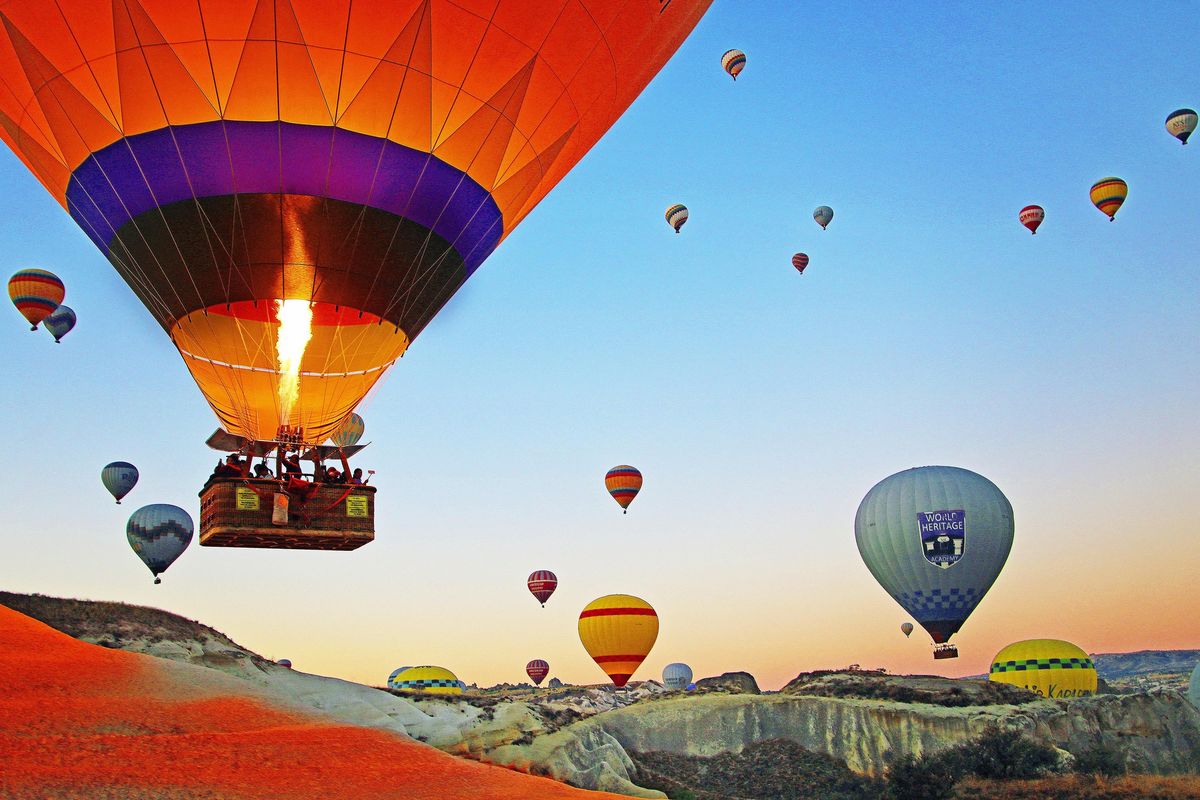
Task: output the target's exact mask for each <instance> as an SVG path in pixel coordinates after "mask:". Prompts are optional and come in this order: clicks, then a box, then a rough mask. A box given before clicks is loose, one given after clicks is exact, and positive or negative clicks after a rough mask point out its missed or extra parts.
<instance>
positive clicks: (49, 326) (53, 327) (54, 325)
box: [42, 305, 76, 344]
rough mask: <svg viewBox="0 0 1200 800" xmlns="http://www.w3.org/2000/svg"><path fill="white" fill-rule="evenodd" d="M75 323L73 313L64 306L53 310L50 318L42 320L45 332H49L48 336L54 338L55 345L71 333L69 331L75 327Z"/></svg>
mask: <svg viewBox="0 0 1200 800" xmlns="http://www.w3.org/2000/svg"><path fill="white" fill-rule="evenodd" d="M75 322H76V319H75V312H74V311H72V310H71V309H70V308H68V307H67V306H64V305H60V306H59V307H58V308H56V309H54V311H53V312H51V314H50V316H48V317H46V318H45V319H44V320H42V324H43V325H45V326H46V330H48V331H50V335H51V336H53V337H54V343H55V344H58V343H59V342H61V341H62V337H64V336H66V335H67V334H68V333H70V332H71V329H72V328H74V327H75Z"/></svg>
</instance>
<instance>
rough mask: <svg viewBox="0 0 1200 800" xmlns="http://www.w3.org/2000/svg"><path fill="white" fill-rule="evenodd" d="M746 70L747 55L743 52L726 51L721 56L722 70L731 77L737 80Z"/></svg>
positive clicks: (735, 50)
mask: <svg viewBox="0 0 1200 800" xmlns="http://www.w3.org/2000/svg"><path fill="white" fill-rule="evenodd" d="M745 68H746V54H745V53H743V52H742V51H741V50H737V49H734V50H726V51H725V53H724V54H723V55H722V56H721V69H723V70H725V71H726V72H728V73H729V77H731V78H733V79H734V80H735V81H736V80H737V77H738V75H741V74H742V70H744V69H745Z"/></svg>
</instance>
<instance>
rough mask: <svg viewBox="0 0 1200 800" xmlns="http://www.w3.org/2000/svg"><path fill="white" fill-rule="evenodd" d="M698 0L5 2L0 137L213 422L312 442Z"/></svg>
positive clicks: (584, 143) (598, 132) (630, 93)
mask: <svg viewBox="0 0 1200 800" xmlns="http://www.w3.org/2000/svg"><path fill="white" fill-rule="evenodd" d="M710 3H711V0H673V2H671V3H669V4H663V3H660V2H658V0H572V1H571V2H569V3H563V2H561V0H194V2H180V1H179V0H56V2H53V3H48V2H46V0H7V2H4V3H3V5H2V7H0V16H2V21H3V28H2V29H0V79H2V81H3V87H4V90H3V91H2V92H0V138H3V140H4V141H5V143H7V144H8V146H9V147H10V148H12V150H13V151H14V152H15V153H16V154H17V156H18V157H19V158H20V159H21V160H22V161H23V162H24V163H25V165H26V166H27V167H28V168H29V169H30V170H31V171H32V172H33V173H34V174H35V175H36V176H37V177H38V179H39V180H41V182H42V184H43V185H44V186H45V187H46V188H47V189H48V190H49V191H50V192H51V194H53V195H54V197H55V198H56V199H57V200H58V201H59V202H60V203H62V205H63V206H64V207H65V208H66V209H67V211H68V212H69V213H70V214H71V216H72V217H73V218H74V219H75V221H76V222H77V223H78V224H79V226H80V227H81V228H82V229H83V230H84V232H85V233H86V234H87V235H88V236H89V237H91V239H92V241H93V242H94V243H95V244H96V246H97V247H98V248H100V250H101V251H102V252H103V253H104V254H105V255H106V256H107V257H108V259H109V260H110V261H111V262H112V264H113V266H114V267H116V269H117V271H118V272H119V273H120V274H121V276H122V277H123V278H124V279H125V280H126V281H127V282H128V284H129V286H130V288H132V289H133V291H134V292H135V293H136V294H137V296H138V297H139V298H140V299H141V300H142V302H143V303H144V304H145V305H146V307H147V309H149V311H150V312H151V313H152V314H153V315H154V317H155V319H157V320H158V322H159V324H160V325H161V326H162V327H163V329H164V330H165V331H166V332H167V334H168V335H169V336H170V337H171V339H172V341H173V342H174V343H175V345H176V346H177V347H178V349H179V352H180V354H181V355H182V357H183V360H184V363H185V364H186V365H187V367H188V369H189V370H190V371H191V374H192V377H193V378H195V380H196V383H197V384H198V385H199V386H200V389H201V391H202V392H203V393H204V396H205V398H206V399H207V400H208V402H209V404H210V405H211V406H212V408H213V410H214V411H215V412H216V414H217V416H218V418H219V419H220V422H221V425H222V427H223V428H224V429H225V430H226V431H228V432H229V433H232V434H235V435H238V436H244V437H247V438H250V439H259V440H271V439H275V438H277V437H278V436H279V434H280V433H281V432H285V433H288V434H289V435H290V436H291V437H293V438H295V439H299V440H300V441H302V442H305V443H309V444H315V443H319V442H321V441H324V440H325V439H326V438H327V437H329V436H330V435H331V434H333V433H334V432H335V431H336V430H337V428H338V426H339V424H340V423H341V422H342V421H343V420H345V419H346V418H347V417H348V415H349V414H350V412H351V411H352V410H353V409H354V408H355V406H356V405H357V404H358V403H359V401H360V400H361V399H362V398H363V396H364V395H365V394H366V393H367V391H368V390H370V389H371V387H372V386H373V385H374V384H375V383H376V381H378V380H379V378H380V376H381V375H382V374H383V372H384V371H385V370H386V369H387V368H388V367H389V366H391V365H392V364H393V363H394V362H395V361H396V360H397V359H398V358H400V356H402V355H403V354H404V351H405V350H406V349H407V347H408V346H409V344H410V343H411V341H412V340H413V339H414V338H415V337H416V336H417V335H418V334H419V333H420V332H421V331H422V330H423V329H424V328H425V326H426V325H427V324H429V321H430V320H431V319H432V318H433V317H434V315H435V314H437V312H438V311H439V309H441V308H442V306H443V305H445V303H446V302H447V301H448V300H449V299H450V297H451V296H452V295H453V294H454V293H455V292H456V291H457V290H458V288H459V287H460V286H462V284H463V282H464V281H466V280H467V278H468V277H470V275H471V274H472V273H474V272H475V270H476V269H478V268H479V266H480V264H482V263H483V261H484V260H485V259H486V258H487V257H488V255H489V254H490V253H491V252H492V251H493V250H494V249H495V248H496V246H497V245H498V244H499V243H500V242H501V241H502V240H503V239H504V237H506V236H507V235H508V234H509V233H511V232H512V230H513V229H514V228H515V227H516V226H517V225H518V224H519V223H520V221H521V220H522V219H524V218H525V216H526V215H528V214H529V212H530V211H532V210H533V208H534V207H535V206H536V205H537V204H538V202H540V201H541V200H542V198H544V197H545V196H546V194H547V193H548V192H549V191H550V190H551V189H552V188H553V187H554V186H555V184H557V183H558V181H559V180H560V179H561V178H562V177H563V176H564V175H565V174H566V173H567V172H568V171H569V170H570V169H571V167H572V166H574V165H575V163H576V162H578V161H579V159H580V158H582V157H583V155H584V154H585V153H586V152H587V151H588V150H589V149H590V148H591V147H592V145H593V144H595V143H596V141H597V140H598V139H599V138H600V136H602V135H603V134H604V132H605V131H607V130H608V128H609V127H610V126H611V125H612V124H613V123H614V122H615V121H616V120H617V118H618V117H619V116H620V115H621V113H622V112H623V111H624V110H625V109H626V108H627V107H628V106H629V104H630V103H631V102H633V100H634V99H635V98H636V97H637V96H638V94H639V93H640V92H641V91H642V89H643V88H644V87H645V86H646V84H647V83H648V82H649V81H650V79H651V78H653V77H654V75H655V74H656V73H657V72H658V71H659V69H660V68H661V67H662V66H663V64H664V63H665V62H666V60H667V59H668V58H669V57H670V55H671V54H672V53H673V52H674V51H675V50H676V49H677V48H678V47H679V45H680V43H681V42H682V41H683V39H684V38H685V37H686V36H687V35H688V33H689V32H690V31H691V30H692V28H693V27H694V26H695V25H696V23H697V22H698V21H699V19H700V17H701V16H702V15H703V14H704V12H705V11H706V10H707V8H708V6H709V5H710ZM283 428H286V429H287V430H286V431H281V429H283Z"/></svg>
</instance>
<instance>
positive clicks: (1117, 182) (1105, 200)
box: [1091, 178, 1129, 222]
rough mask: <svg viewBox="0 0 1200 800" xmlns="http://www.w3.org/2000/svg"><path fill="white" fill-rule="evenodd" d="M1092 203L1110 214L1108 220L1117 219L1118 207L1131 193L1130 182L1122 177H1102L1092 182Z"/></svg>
mask: <svg viewBox="0 0 1200 800" xmlns="http://www.w3.org/2000/svg"><path fill="white" fill-rule="evenodd" d="M1091 194H1092V205H1094V206H1095V207H1096V208H1098V209H1100V211H1101V212H1103V213H1105V214H1107V215H1108V221H1109V222H1112V221H1113V220H1114V219H1116V216H1117V209H1119V208H1120V207H1121V205H1122V204H1123V203H1124V202H1125V198H1126V197H1127V196H1128V195H1129V184H1127V183H1125V181H1123V180H1121V179H1120V178H1101V179H1100V180H1098V181H1096V182H1095V183H1093V184H1092V192H1091Z"/></svg>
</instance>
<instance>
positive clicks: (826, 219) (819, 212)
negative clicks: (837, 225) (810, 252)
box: [813, 206, 833, 230]
mask: <svg viewBox="0 0 1200 800" xmlns="http://www.w3.org/2000/svg"><path fill="white" fill-rule="evenodd" d="M813 219H815V220H816V221H817V224H818V225H820V226H821V230H825V229H826V228H828V227H829V223H830V222H832V221H833V209H832V208H830V207H829V206H817V207H816V209H815V210H814V211H813Z"/></svg>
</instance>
